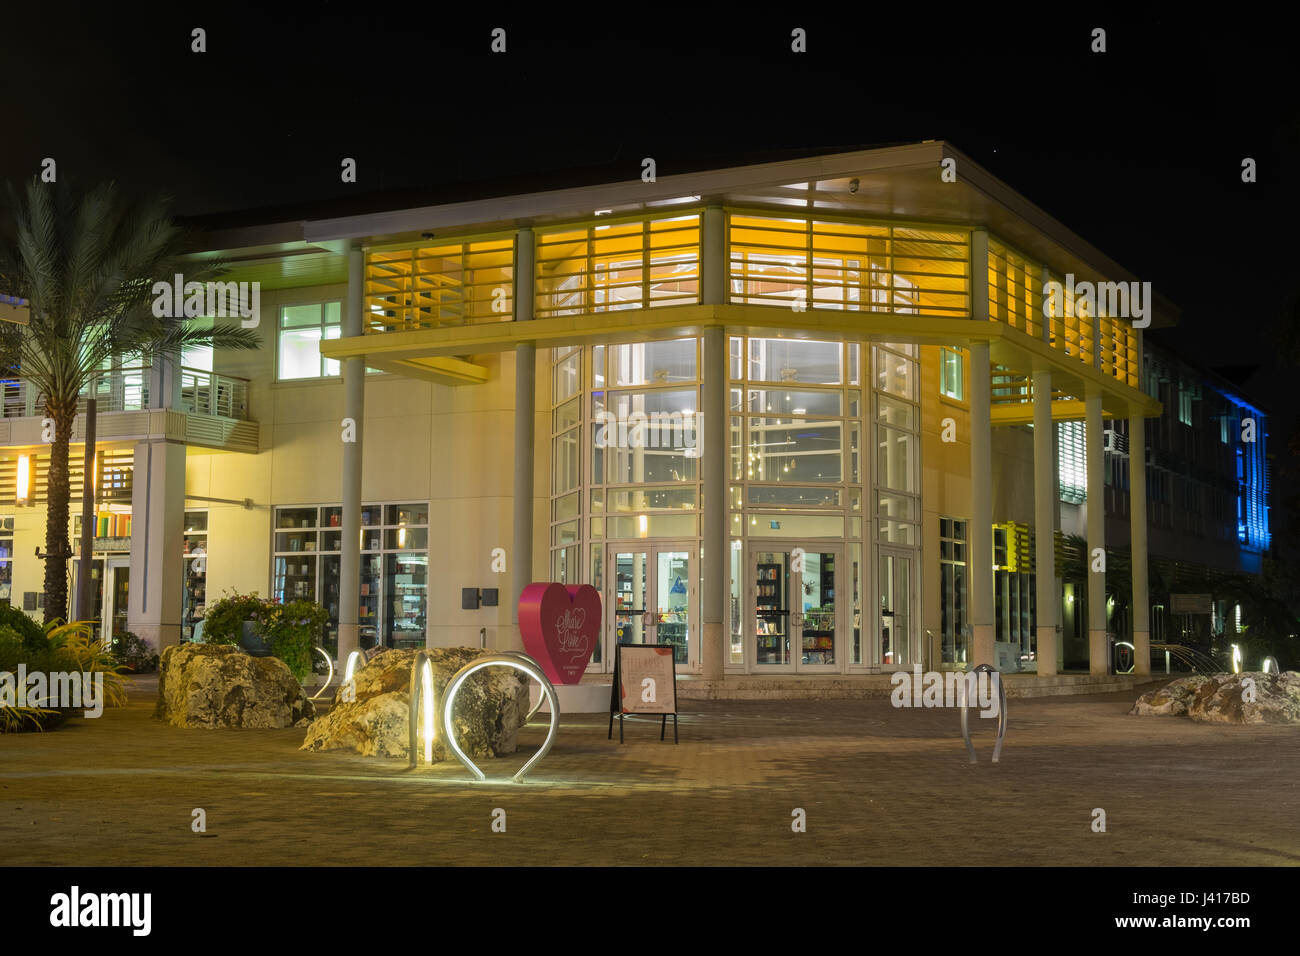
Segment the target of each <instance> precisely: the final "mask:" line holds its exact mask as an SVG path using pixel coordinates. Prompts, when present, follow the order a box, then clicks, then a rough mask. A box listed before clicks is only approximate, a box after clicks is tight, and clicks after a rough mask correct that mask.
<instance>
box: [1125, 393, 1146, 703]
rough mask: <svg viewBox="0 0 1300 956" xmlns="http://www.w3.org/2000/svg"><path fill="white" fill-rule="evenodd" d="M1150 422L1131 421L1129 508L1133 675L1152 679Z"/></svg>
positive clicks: (1137, 416)
mask: <svg viewBox="0 0 1300 956" xmlns="http://www.w3.org/2000/svg"><path fill="white" fill-rule="evenodd" d="M1146 428H1147V422H1146V419H1145V418H1143V417H1142V415H1141V414H1131V415H1129V418H1128V461H1129V464H1128V489H1129V490H1128V508H1129V520H1130V522H1131V524H1130V526H1129V527H1130V529H1131V530H1130V532H1129V540H1130V542H1131V544H1130V548H1129V553H1130V555H1131V557H1132V563H1133V658H1134V660H1135V661H1136V664H1135V665H1134V668H1133V673H1134V674H1137V675H1138V676H1141V677H1150V676H1151V597H1150V595H1149V593H1148V588H1147V460H1146V459H1147V433H1146Z"/></svg>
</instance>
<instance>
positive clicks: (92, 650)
mask: <svg viewBox="0 0 1300 956" xmlns="http://www.w3.org/2000/svg"><path fill="white" fill-rule="evenodd" d="M20 663H22V664H26V665H27V672H28V673H34V672H37V671H41V672H44V673H47V674H48V673H51V672H55V671H78V672H81V673H90V674H96V673H98V674H103V678H104V703H105V704H106V705H108V706H110V707H117V706H120V705H122V704H124V703H126V691H125V690H124V689H123V687H122V677H121V674H122V670H123V667H122V665H121V664H119V663H118V662H117V660H116V659H115V657H114V656H113V654H112V653H111V652H110V651H109V649H108V647H107V646H105V644H104V643H103V642H102V641H99V640H97V639H96V638H95V629H94V626H93V625H92V624H91V623H90V622H89V621H79V622H76V623H73V624H51V625H50V626H49V627H47V628H46V629H45V630H44V631H42V633H41V645H40V647H38V648H35V649H32V648H29V647H28V641H27V639H26V637H25V636H22V635H19V634H18V632H17V630H16V629H15V628H14V627H13V626H12V625H11V623H10V622H6V623H4V624H0V670H5V671H10V672H11V673H13V672H15V671H16V670H17V666H18V664H20ZM71 713H72V712H70V711H61V710H56V709H53V708H49V707H39V706H38V707H33V706H24V707H18V706H0V733H13V732H18V731H23V730H49V729H51V728H53V727H57V726H58V725H59V724H61V723H62V722H63V721H64V720H66V719H67V718H68V717H69V716H70V715H71Z"/></svg>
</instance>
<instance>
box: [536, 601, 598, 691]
mask: <svg viewBox="0 0 1300 956" xmlns="http://www.w3.org/2000/svg"><path fill="white" fill-rule="evenodd" d="M519 634H520V636H521V637H522V638H523V639H524V650H525V651H527V652H528V654H529V656H530V657H532V658H533V660H535V661H537V663H538V664H540V665H541V666H542V670H543V671H545V672H546V676H547V677H549V678H550V679H551V680H552V681H553V682H555V683H557V684H576V683H578V681H579V680H581V679H582V674H583V672H584V671H585V670H586V669H587V662H588V661H590V660H591V655H592V654H594V653H595V652H596V641H597V640H599V638H600V592H599V591H597V590H596V589H595V588H593V587H592V586H591V585H590V584H570V585H565V584H559V583H556V582H550V583H547V582H542V581H539V582H534V583H533V584H530V585H528V587H526V588H524V593H523V594H521V595H520V596H519Z"/></svg>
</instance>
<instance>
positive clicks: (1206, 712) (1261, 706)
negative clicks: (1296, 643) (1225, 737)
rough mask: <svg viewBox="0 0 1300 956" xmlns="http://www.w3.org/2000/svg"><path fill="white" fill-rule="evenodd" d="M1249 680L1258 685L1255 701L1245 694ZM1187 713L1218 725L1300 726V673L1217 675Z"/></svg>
mask: <svg viewBox="0 0 1300 956" xmlns="http://www.w3.org/2000/svg"><path fill="white" fill-rule="evenodd" d="M1248 679H1249V680H1253V681H1254V682H1255V687H1254V691H1255V693H1254V696H1255V699H1254V700H1253V701H1249V700H1246V699H1245V697H1246V695H1245V694H1244V693H1243V691H1244V688H1245V687H1246V686H1247V685H1246V681H1247V680H1248ZM1187 714H1188V716H1189V717H1191V718H1192V720H1199V721H1203V722H1206V723H1215V724H1300V673H1297V672H1296V671H1285V672H1283V673H1281V674H1263V673H1251V674H1224V675H1222V678H1221V679H1217V675H1216V680H1215V681H1214V682H1208V681H1207V682H1206V683H1205V684H1203V685H1202V686H1201V688H1200V689H1199V690H1198V691H1197V692H1196V696H1195V697H1193V698H1192V701H1191V703H1190V704H1189V705H1188V707H1187Z"/></svg>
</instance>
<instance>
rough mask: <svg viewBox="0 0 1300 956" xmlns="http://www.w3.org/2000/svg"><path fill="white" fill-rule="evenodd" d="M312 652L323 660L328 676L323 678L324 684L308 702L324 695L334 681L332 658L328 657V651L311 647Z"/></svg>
mask: <svg viewBox="0 0 1300 956" xmlns="http://www.w3.org/2000/svg"><path fill="white" fill-rule="evenodd" d="M312 650H313V651H315V652H316V653H317V654H319V655H320V656H321V657H323V658H325V664H326V666H327V667H329V669H330V673H329V676H328V677H326V678H325V683H324V684H322V685H321V687H320V690H318V691H316V693H314V694H312V695H311V697H310V698H309V699H310V700H315V699H316V698H317V697H319V696H320V695H321V694H323V693H325V691H326V689H327V688H328V687H329V686H330V682H331V681H333V680H334V658H332V657H330V655H329V651H327V650H325V648H323V647H313V648H312Z"/></svg>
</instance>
